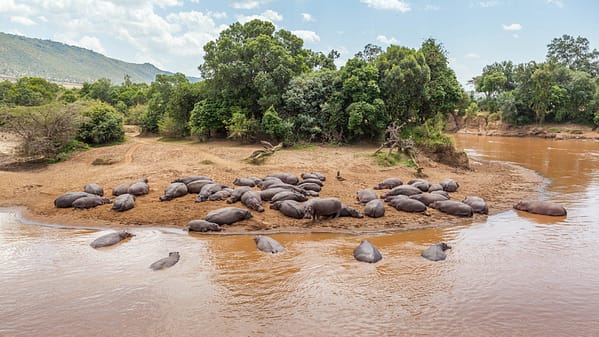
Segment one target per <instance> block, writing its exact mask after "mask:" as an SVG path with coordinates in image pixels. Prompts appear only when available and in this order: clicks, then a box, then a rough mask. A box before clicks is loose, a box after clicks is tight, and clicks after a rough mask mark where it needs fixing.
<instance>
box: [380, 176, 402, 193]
mask: <svg viewBox="0 0 599 337" xmlns="http://www.w3.org/2000/svg"><path fill="white" fill-rule="evenodd" d="M401 185H403V181H401V179H399V178H387V179H385V180H383V181H381V182H380V183H378V184H376V185H375V186H374V187H373V188H374V189H375V190H390V189H392V188H395V187H397V186H401Z"/></svg>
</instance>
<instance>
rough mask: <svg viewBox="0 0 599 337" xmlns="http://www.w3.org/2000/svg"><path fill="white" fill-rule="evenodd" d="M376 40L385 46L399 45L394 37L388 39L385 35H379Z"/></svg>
mask: <svg viewBox="0 0 599 337" xmlns="http://www.w3.org/2000/svg"><path fill="white" fill-rule="evenodd" d="M376 40H377V41H379V42H380V43H384V44H397V43H398V42H399V41H398V40H397V39H396V38H394V37H390V38H389V37H386V36H385V35H379V36H377V37H376Z"/></svg>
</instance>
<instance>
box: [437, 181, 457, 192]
mask: <svg viewBox="0 0 599 337" xmlns="http://www.w3.org/2000/svg"><path fill="white" fill-rule="evenodd" d="M439 185H441V187H443V191H446V192H455V191H457V190H458V188H459V187H460V184H458V182H457V181H455V180H453V179H443V180H441V181H440V182H439Z"/></svg>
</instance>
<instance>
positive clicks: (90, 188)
mask: <svg viewBox="0 0 599 337" xmlns="http://www.w3.org/2000/svg"><path fill="white" fill-rule="evenodd" d="M83 191H84V192H87V193H91V194H95V195H99V196H101V197H103V196H104V189H103V188H102V186H100V185H98V184H87V185H85V186H84V187H83Z"/></svg>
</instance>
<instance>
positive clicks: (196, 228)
mask: <svg viewBox="0 0 599 337" xmlns="http://www.w3.org/2000/svg"><path fill="white" fill-rule="evenodd" d="M187 229H188V230H189V231H190V232H202V233H204V232H220V230H221V228H220V226H219V225H218V224H216V223H214V222H210V221H206V220H191V221H190V222H188V223H187Z"/></svg>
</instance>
